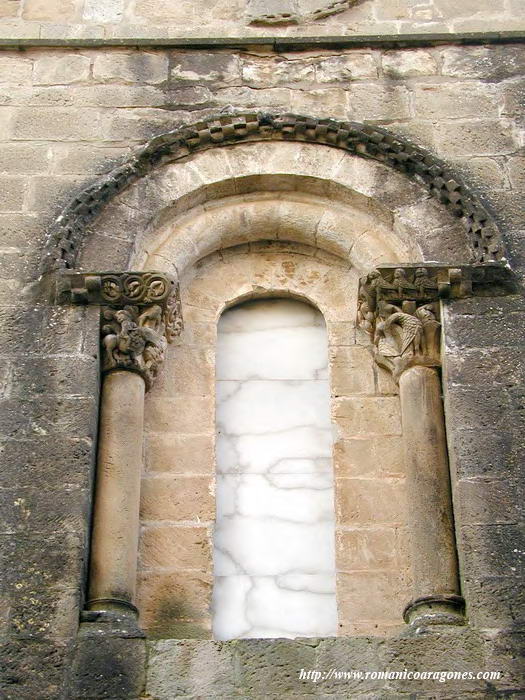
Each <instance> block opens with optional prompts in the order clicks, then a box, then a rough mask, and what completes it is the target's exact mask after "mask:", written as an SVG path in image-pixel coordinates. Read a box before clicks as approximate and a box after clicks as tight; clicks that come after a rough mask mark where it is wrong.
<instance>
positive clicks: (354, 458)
mask: <svg viewBox="0 0 525 700" xmlns="http://www.w3.org/2000/svg"><path fill="white" fill-rule="evenodd" d="M404 460H405V456H404V447H403V439H402V438H401V437H395V436H384V437H375V438H367V437H364V438H355V439H349V440H338V441H337V442H336V443H335V445H334V467H335V473H336V475H337V476H340V477H342V476H346V477H357V476H366V477H369V476H373V477H379V476H380V475H384V476H386V477H400V476H403V475H404V473H405V468H404Z"/></svg>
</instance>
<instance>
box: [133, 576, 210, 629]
mask: <svg viewBox="0 0 525 700" xmlns="http://www.w3.org/2000/svg"><path fill="white" fill-rule="evenodd" d="M212 585H213V577H212V575H211V574H210V573H200V572H184V573H181V572H177V573H171V574H164V573H151V572H150V573H142V574H139V580H138V589H137V606H138V608H139V610H140V626H141V628H142V629H145V630H147V631H148V635H149V636H150V637H151V636H157V637H158V636H162V637H170V636H174V635H173V633H172V630H173V628H174V626H176V625H177V623H180V622H196V623H200V622H204V623H208V625H207V626H208V627H209V619H210V601H211V591H212ZM195 626H199V625H198V624H196V625H195ZM204 627H205V628H206V624H205V625H204Z"/></svg>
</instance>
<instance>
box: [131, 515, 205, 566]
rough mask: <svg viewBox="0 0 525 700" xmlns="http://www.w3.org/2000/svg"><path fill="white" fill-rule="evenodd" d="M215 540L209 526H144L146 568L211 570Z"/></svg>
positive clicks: (143, 549) (141, 550)
mask: <svg viewBox="0 0 525 700" xmlns="http://www.w3.org/2000/svg"><path fill="white" fill-rule="evenodd" d="M211 551H212V549H211V538H210V533H209V531H208V529H207V528H205V527H184V526H169V525H162V526H158V525H155V526H151V527H144V530H143V533H142V540H141V545H140V556H141V559H140V560H141V562H142V566H143V567H144V568H145V569H155V568H161V569H164V570H166V569H172V570H174V571H176V570H184V569H193V570H194V571H195V570H197V571H201V572H203V571H210V570H211Z"/></svg>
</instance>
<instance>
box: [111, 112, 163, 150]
mask: <svg viewBox="0 0 525 700" xmlns="http://www.w3.org/2000/svg"><path fill="white" fill-rule="evenodd" d="M168 119H169V118H168V117H167V116H166V113H165V112H162V111H161V110H156V109H155V110H154V109H144V110H138V109H137V110H133V111H130V110H124V109H120V110H118V111H116V112H114V113H113V114H108V115H107V117H106V119H105V122H106V123H105V125H104V133H105V140H106V141H124V142H127V141H140V142H143V141H147V140H149V139H150V138H152V137H153V136H156V135H158V134H161V133H163V132H165V131H169V130H170V129H171V128H172V124H171V123H170V121H168Z"/></svg>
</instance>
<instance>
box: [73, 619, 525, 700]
mask: <svg viewBox="0 0 525 700" xmlns="http://www.w3.org/2000/svg"><path fill="white" fill-rule="evenodd" d="M123 635H127V638H126V637H125V636H123ZM522 642H523V635H520V634H519V632H514V631H512V630H507V631H505V632H499V631H496V630H486V631H485V632H484V633H483V634H478V633H477V632H474V631H473V630H472V629H470V628H469V627H468V626H465V627H462V628H457V627H456V628H447V627H435V628H432V629H429V630H428V631H425V630H422V629H419V630H416V629H413V628H410V627H407V628H405V629H404V631H403V632H402V633H401V634H400V635H398V636H396V637H390V638H380V637H377V638H374V637H352V638H350V637H348V638H322V639H306V638H304V639H296V640H289V639H245V640H232V641H229V642H217V641H211V640H183V639H178V640H177V639H165V640H156V641H150V642H147V641H146V640H144V639H141V638H137V637H133V631H132V630H131V631H130V630H126V629H125V625H124V627H122V626H121V627H120V632H119V626H118V625H116V626H111V625H109V626H108V625H105V624H97V623H96V622H90V623H84V624H83V625H81V631H80V634H79V638H78V643H77V647H76V658H75V660H74V663H73V667H72V673H71V679H70V685H69V693H68V696H67V697H68V698H71V700H73V699H75V700H76V699H78V700H80V699H81V698H82V699H84V700H85V699H87V698H91V699H93V700H95V699H98V698H100V699H102V698H106V699H110V698H112V699H113V700H117V699H118V700H130V699H131V698H134V699H135V700H138V699H139V698H145V697H147V698H148V700H177V699H178V698H180V699H181V700H182V698H184V699H186V700H189V699H194V700H197V699H200V698H206V700H208V699H209V700H212V699H213V700H214V699H216V700H219V698H221V699H222V700H225V699H228V700H230V699H233V698H239V700H241V699H244V700H248V698H249V699H250V700H263V698H264V700H272V698H275V699H276V700H277V698H279V700H281V698H290V699H294V698H295V699H297V700H298V699H299V698H301V699H303V700H304V699H305V698H309V697H321V698H323V699H326V700H327V699H328V698H348V697H352V698H363V699H364V698H368V699H370V700H371V699H372V698H374V699H376V698H387V697H388V698H392V699H393V698H403V697H407V698H439V699H440V700H445V699H446V698H458V697H461V698H503V697H505V698H512V697H514V698H519V697H523V687H524V684H523V681H524V679H523V677H522V674H521V672H522V670H523V668H522V666H521V661H520V659H518V658H516V655H515V650H516V649H518V648H520V644H521V643H522ZM331 669H333V671H332V676H331V678H321V677H316V676H312V672H320V673H322V674H329V673H330V671H331ZM486 670H489V671H500V672H501V673H502V674H503V675H502V677H501V678H500V679H499V680H487V679H476V678H472V679H466V678H463V679H447V680H443V681H440V680H439V679H438V678H428V677H427V678H422V679H421V678H420V679H412V678H402V677H401V678H397V679H396V678H384V677H383V678H381V677H378V676H377V675H372V674H377V673H378V672H388V671H391V672H392V671H393V672H401V673H403V672H406V673H410V672H414V671H419V672H426V673H427V674H428V673H429V672H430V673H432V672H437V673H438V674H442V673H443V672H459V673H464V674H468V673H469V672H471V673H472V674H477V673H478V672H479V671H486ZM352 671H363V672H367V671H368V672H369V677H368V678H362V679H356V678H352V677H348V676H347V677H343V676H337V675H336V673H341V672H347V673H348V672H352ZM314 679H315V680H314Z"/></svg>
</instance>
